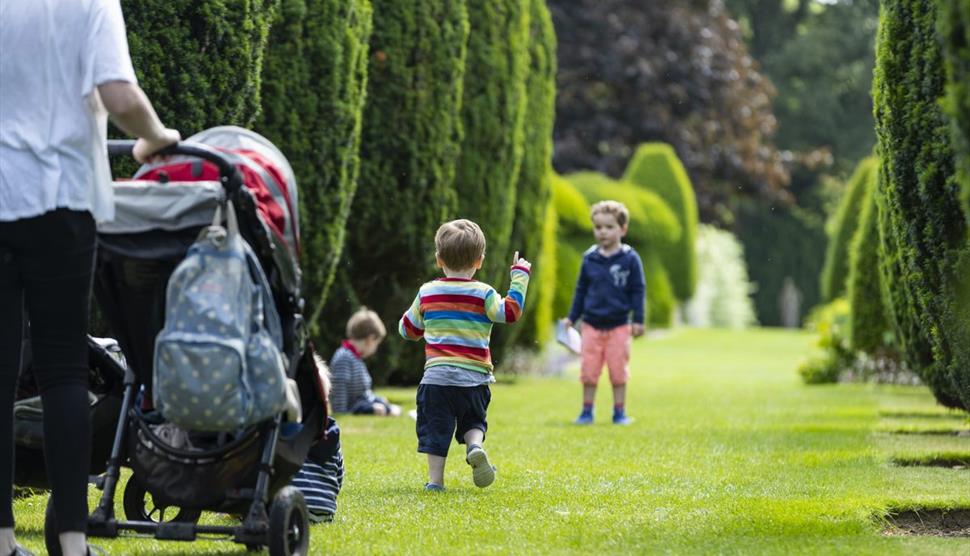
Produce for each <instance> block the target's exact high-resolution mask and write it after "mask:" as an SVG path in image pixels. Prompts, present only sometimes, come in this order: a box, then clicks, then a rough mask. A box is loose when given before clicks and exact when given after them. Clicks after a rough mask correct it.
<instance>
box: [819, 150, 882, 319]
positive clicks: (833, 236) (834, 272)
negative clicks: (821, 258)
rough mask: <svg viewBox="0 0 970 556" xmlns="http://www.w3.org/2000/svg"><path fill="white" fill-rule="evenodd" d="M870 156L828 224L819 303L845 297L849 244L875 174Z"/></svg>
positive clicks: (854, 174)
mask: <svg viewBox="0 0 970 556" xmlns="http://www.w3.org/2000/svg"><path fill="white" fill-rule="evenodd" d="M877 168H878V161H877V160H876V159H875V158H874V157H868V158H864V159H862V161H860V162H859V164H858V165H856V168H855V171H854V172H853V173H852V177H850V178H849V181H848V183H846V186H845V193H843V195H842V199H841V200H840V201H839V206H838V209H837V210H836V212H835V214H834V215H833V217H832V220H831V221H830V222H829V230H828V232H829V233H828V236H829V241H828V247H827V248H826V250H825V265H824V266H823V267H822V278H821V281H822V282H821V285H822V300H823V301H826V302H828V301H832V300H833V299H835V298H836V297H840V296H842V295H843V294H845V288H846V277H847V276H848V274H849V245H850V244H851V243H852V238H853V237H854V236H855V232H856V229H857V228H858V226H859V215H860V214H861V211H862V206H863V204H864V203H865V200H866V198H867V191H868V188H869V183H870V180H871V176H872V174H873V173H874V172H876V171H877Z"/></svg>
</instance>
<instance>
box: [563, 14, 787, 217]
mask: <svg viewBox="0 0 970 556" xmlns="http://www.w3.org/2000/svg"><path fill="white" fill-rule="evenodd" d="M549 7H550V10H551V11H552V14H553V21H554V22H555V25H556V33H557V35H558V36H559V39H560V40H559V77H558V84H559V93H558V96H557V100H556V108H557V116H556V131H555V139H556V153H555V155H554V164H555V166H556V168H557V169H558V170H560V171H563V172H568V171H576V170H585V169H596V170H599V171H601V172H604V173H606V174H608V175H611V176H618V175H620V174H621V173H622V170H623V166H624V165H625V163H626V161H627V160H629V158H630V156H631V155H632V154H633V150H634V148H635V146H636V145H638V144H640V143H642V142H645V141H661V142H665V143H668V144H670V145H672V146H673V147H674V149H675V150H676V151H677V154H678V155H679V156H680V159H681V160H683V161H684V164H685V166H686V167H687V171H688V173H689V175H690V177H691V179H692V181H693V183H694V185H695V187H696V190H697V197H698V204H699V207H700V211H701V214H702V215H704V216H705V217H707V218H710V217H712V216H714V215H715V213H716V212H717V206H718V204H719V203H720V202H722V201H723V200H724V199H726V198H730V197H733V196H735V195H737V194H738V192H739V191H740V192H741V193H744V194H748V195H757V196H768V197H772V198H776V197H778V196H779V195H780V196H782V197H784V191H785V190H784V188H785V185H786V184H787V182H788V178H789V176H788V172H787V170H786V168H785V167H784V165H783V163H782V156H781V153H779V152H778V151H777V150H776V149H775V148H774V147H772V146H771V144H770V143H769V141H768V138H769V136H770V135H771V134H772V133H773V132H774V130H775V119H774V116H773V115H772V113H771V97H772V95H773V94H774V89H773V88H772V86H771V84H770V83H769V82H768V81H767V79H765V78H764V77H763V76H762V75H761V74H760V73H759V72H758V71H757V69H756V64H755V63H754V62H753V60H752V59H751V57H750V56H749V55H748V53H747V50H746V47H745V44H744V41H743V39H742V38H741V35H740V30H739V28H738V26H737V24H736V23H735V22H734V21H733V20H731V19H730V18H729V17H728V15H727V13H726V11H725V9H724V6H723V4H722V3H721V2H720V0H703V1H693V2H681V1H675V0H660V1H655V2H638V1H635V0H551V1H549Z"/></svg>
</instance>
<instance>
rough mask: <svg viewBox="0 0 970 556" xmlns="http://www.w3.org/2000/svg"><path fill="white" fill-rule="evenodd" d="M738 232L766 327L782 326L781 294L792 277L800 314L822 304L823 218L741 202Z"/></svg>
mask: <svg viewBox="0 0 970 556" xmlns="http://www.w3.org/2000/svg"><path fill="white" fill-rule="evenodd" d="M735 214H736V215H737V218H738V220H737V222H736V227H735V232H736V233H737V236H738V239H740V240H741V243H742V244H743V245H744V258H745V261H746V262H747V264H748V272H749V274H750V276H751V281H752V282H754V284H755V286H756V289H755V291H754V294H753V297H754V306H755V310H756V311H757V313H758V322H760V323H761V324H762V325H764V326H779V325H781V324H782V318H781V303H780V302H779V296H780V294H781V291H782V286H783V285H784V283H785V278H786V277H790V278H791V279H792V281H793V282H794V285H795V287H797V288H798V290H799V291H800V292H801V307H800V314H801V315H804V314H806V313H808V311H809V310H810V309H811V308H812V307H814V306H815V305H816V304H818V302H819V279H818V277H819V273H820V272H821V270H822V259H823V258H824V255H825V243H826V242H825V229H824V225H823V224H822V221H821V218H818V217H816V216H815V215H814V214H812V213H809V212H807V211H805V210H801V209H799V208H798V207H791V206H781V205H774V206H768V205H764V204H762V203H760V202H741V203H739V205H738V207H737V208H736V210H735Z"/></svg>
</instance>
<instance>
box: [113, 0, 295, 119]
mask: <svg viewBox="0 0 970 556" xmlns="http://www.w3.org/2000/svg"><path fill="white" fill-rule="evenodd" d="M277 5H278V0H209V1H206V2H196V1H193V0H165V1H144V0H137V1H136V0H122V2H121V6H122V10H123V11H124V14H125V25H126V27H127V29H128V46H129V49H130V51H131V57H132V61H133V62H134V65H135V71H136V73H137V76H138V82H139V84H140V85H141V87H142V89H144V90H145V92H146V93H147V94H148V97H149V98H150V99H152V104H153V105H154V107H155V110H156V112H158V115H159V117H160V118H161V120H162V122H164V123H165V125H167V126H169V127H173V128H176V129H178V130H179V131H181V132H182V136H183V137H187V136H189V135H191V134H193V133H196V132H198V131H202V130H203V129H206V128H209V127H213V126H217V125H238V126H242V127H251V126H252V124H253V122H254V121H255V119H256V116H257V115H258V114H259V110H260V72H261V70H262V67H263V52H264V49H265V47H266V38H267V35H268V33H269V27H270V20H271V18H272V17H273V13H274V12H275V10H276V7H277Z"/></svg>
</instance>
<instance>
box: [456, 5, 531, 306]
mask: <svg viewBox="0 0 970 556" xmlns="http://www.w3.org/2000/svg"><path fill="white" fill-rule="evenodd" d="M467 1H468V20H469V24H470V28H471V30H470V32H469V35H468V57H467V59H466V62H465V80H464V83H465V85H464V94H463V100H462V107H461V117H462V124H463V126H464V139H463V141H462V143H461V155H460V158H459V160H458V166H457V171H456V175H455V189H456V190H457V192H458V208H459V213H458V214H459V216H461V217H462V218H468V219H470V220H473V221H475V222H476V223H478V225H479V226H481V227H482V230H483V231H484V232H485V237H486V238H487V241H488V247H487V255H486V257H485V264H484V266H483V267H482V269H481V270H480V271H479V274H478V276H477V277H478V279H480V280H482V281H484V282H486V283H489V284H493V285H495V286H496V287H498V288H501V285H502V284H505V283H507V282H508V269H509V266H510V265H511V260H512V252H511V251H510V248H514V246H510V245H509V238H510V235H511V233H512V222H513V218H514V216H515V214H516V193H517V192H516V183H517V182H518V179H519V168H520V166H521V163H522V153H523V141H524V138H525V127H524V124H525V115H526V106H527V104H528V103H527V100H528V99H527V94H526V77H527V75H528V72H529V59H530V56H529V9H530V8H529V0H467ZM537 108H538V107H537ZM538 117H543V115H541V114H540V115H538ZM526 196H527V197H528V195H526Z"/></svg>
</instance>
